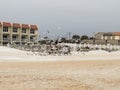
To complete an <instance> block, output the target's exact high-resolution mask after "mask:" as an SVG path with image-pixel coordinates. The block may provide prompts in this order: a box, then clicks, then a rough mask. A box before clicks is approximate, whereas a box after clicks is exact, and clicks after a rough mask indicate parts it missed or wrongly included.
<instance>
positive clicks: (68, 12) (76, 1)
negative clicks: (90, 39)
mask: <svg viewBox="0 0 120 90" xmlns="http://www.w3.org/2000/svg"><path fill="white" fill-rule="evenodd" d="M0 21H8V22H18V23H27V24H37V25H38V26H39V29H40V33H41V35H42V36H44V35H45V33H46V32H47V31H49V35H50V36H51V37H54V36H61V35H62V36H64V35H67V34H66V33H68V32H71V33H72V34H80V35H81V34H87V35H92V34H93V32H100V31H120V0H0Z"/></svg>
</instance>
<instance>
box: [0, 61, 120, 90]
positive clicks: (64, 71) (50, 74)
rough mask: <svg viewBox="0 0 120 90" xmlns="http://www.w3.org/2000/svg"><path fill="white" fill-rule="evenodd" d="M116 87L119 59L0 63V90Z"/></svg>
mask: <svg viewBox="0 0 120 90" xmlns="http://www.w3.org/2000/svg"><path fill="white" fill-rule="evenodd" d="M119 89H120V61H119V60H115V61H114V60H110V61H107V60H102V61H99V60H98V61H96V60H93V61H92V60H91V61H59V62H58V61H57V62H55V61H54V62H49V61H48V62H0V90H119Z"/></svg>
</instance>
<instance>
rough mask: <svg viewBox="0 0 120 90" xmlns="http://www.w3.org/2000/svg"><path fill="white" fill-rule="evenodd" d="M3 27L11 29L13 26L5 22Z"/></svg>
mask: <svg viewBox="0 0 120 90" xmlns="http://www.w3.org/2000/svg"><path fill="white" fill-rule="evenodd" d="M3 26H4V27H11V26H12V25H11V23H9V22H3Z"/></svg>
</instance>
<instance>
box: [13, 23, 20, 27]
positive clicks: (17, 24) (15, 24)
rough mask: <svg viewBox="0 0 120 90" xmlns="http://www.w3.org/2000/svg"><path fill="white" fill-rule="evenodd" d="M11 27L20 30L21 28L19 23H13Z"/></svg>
mask: <svg viewBox="0 0 120 90" xmlns="http://www.w3.org/2000/svg"><path fill="white" fill-rule="evenodd" d="M13 27H15V28H20V27H21V26H20V24H19V23H13Z"/></svg>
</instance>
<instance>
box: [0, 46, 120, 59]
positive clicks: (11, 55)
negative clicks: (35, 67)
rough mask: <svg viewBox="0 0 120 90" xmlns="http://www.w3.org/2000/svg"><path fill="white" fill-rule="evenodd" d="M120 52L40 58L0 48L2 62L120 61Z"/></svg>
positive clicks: (93, 52)
mask: <svg viewBox="0 0 120 90" xmlns="http://www.w3.org/2000/svg"><path fill="white" fill-rule="evenodd" d="M119 55H120V51H116V52H107V51H103V50H96V51H89V52H75V51H74V52H72V55H66V56H50V55H48V56H40V55H38V54H36V53H35V52H28V51H22V50H18V49H14V48H9V47H4V46H0V61H3V60H4V61H5V60H7V61H12V60H13V61H14V60H16V61H58V60H112V59H117V60H118V59H120V56H119Z"/></svg>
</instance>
